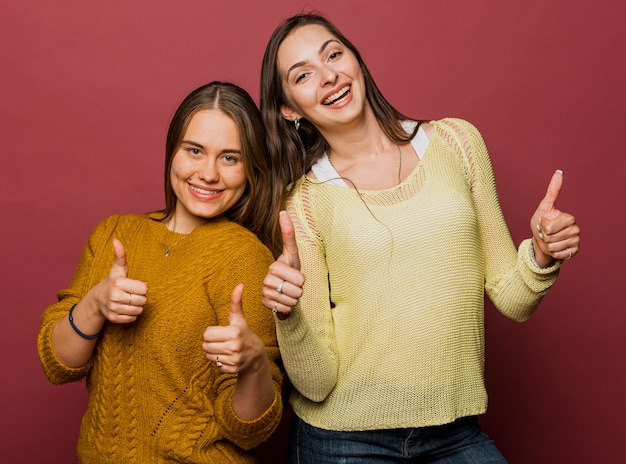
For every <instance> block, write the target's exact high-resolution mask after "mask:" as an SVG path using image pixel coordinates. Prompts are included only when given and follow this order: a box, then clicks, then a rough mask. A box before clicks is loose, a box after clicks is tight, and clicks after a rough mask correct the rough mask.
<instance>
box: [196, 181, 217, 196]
mask: <svg viewBox="0 0 626 464" xmlns="http://www.w3.org/2000/svg"><path fill="white" fill-rule="evenodd" d="M189 187H191V190H193V191H194V192H197V193H199V194H201V195H215V194H218V193H220V191H219V190H205V189H202V188H200V187H196V186H195V185H191V184H189Z"/></svg>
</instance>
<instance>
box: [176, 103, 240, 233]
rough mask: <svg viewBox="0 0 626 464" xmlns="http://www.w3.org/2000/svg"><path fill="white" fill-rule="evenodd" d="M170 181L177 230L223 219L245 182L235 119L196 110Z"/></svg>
mask: <svg viewBox="0 0 626 464" xmlns="http://www.w3.org/2000/svg"><path fill="white" fill-rule="evenodd" d="M170 180H171V184H172V188H173V190H174V193H175V195H176V198H177V201H176V207H175V210H174V215H173V218H172V221H173V224H174V225H175V230H176V231H177V232H182V233H189V232H191V230H193V229H194V228H195V227H196V226H198V225H200V224H203V223H205V222H207V220H208V219H211V220H215V219H222V218H223V217H224V213H225V212H226V211H228V210H229V209H230V208H232V207H233V206H234V205H235V204H236V203H237V201H238V200H239V199H240V198H241V196H242V195H243V193H244V191H245V189H246V183H247V180H246V173H245V166H244V162H243V157H242V153H241V144H240V141H239V134H238V131H237V127H236V125H235V121H233V120H232V119H231V118H230V117H228V116H226V115H225V114H224V113H223V112H222V111H220V110H214V109H209V110H201V111H198V112H197V113H195V114H194V115H193V117H192V118H191V120H190V121H189V125H188V126H187V129H186V131H185V134H184V136H183V139H182V142H181V145H180V147H179V148H178V150H177V152H176V154H175V155H174V158H173V160H172V166H171V169H170Z"/></svg>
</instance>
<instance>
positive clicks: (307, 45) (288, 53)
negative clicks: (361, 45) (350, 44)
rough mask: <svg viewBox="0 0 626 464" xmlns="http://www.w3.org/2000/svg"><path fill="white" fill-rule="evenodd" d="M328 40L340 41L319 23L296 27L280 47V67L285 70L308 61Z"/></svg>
mask: <svg viewBox="0 0 626 464" xmlns="http://www.w3.org/2000/svg"><path fill="white" fill-rule="evenodd" d="M328 40H336V41H337V42H340V41H339V39H338V38H337V37H335V36H334V35H333V34H331V33H330V31H329V30H328V29H326V28H325V27H324V26H322V25H319V24H307V25H306V26H300V27H298V28H297V29H294V30H293V31H291V32H290V33H289V35H288V36H287V37H285V40H283V41H282V43H281V44H280V46H279V47H278V53H277V63H278V69H280V70H281V71H284V70H285V69H287V68H288V67H289V66H291V65H293V64H294V63H296V62H299V61H306V60H307V59H310V58H312V56H311V55H313V56H316V55H317V54H318V53H319V50H320V47H321V46H322V44H324V43H325V42H327V41H328Z"/></svg>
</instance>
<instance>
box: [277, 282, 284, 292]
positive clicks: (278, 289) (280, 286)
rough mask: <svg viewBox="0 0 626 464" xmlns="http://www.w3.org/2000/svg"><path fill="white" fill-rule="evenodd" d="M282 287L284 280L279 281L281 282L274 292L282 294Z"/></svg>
mask: <svg viewBox="0 0 626 464" xmlns="http://www.w3.org/2000/svg"><path fill="white" fill-rule="evenodd" d="M283 285H285V281H284V280H281V281H280V284H278V287H276V291H277V292H278V293H282V292H283Z"/></svg>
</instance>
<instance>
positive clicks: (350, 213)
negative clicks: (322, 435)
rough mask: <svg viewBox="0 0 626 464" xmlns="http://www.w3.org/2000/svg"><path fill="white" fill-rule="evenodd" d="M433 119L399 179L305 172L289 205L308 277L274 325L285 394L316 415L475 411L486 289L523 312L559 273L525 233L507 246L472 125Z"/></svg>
mask: <svg viewBox="0 0 626 464" xmlns="http://www.w3.org/2000/svg"><path fill="white" fill-rule="evenodd" d="M433 125H434V131H433V135H432V138H431V141H430V144H429V146H428V149H427V150H426V152H425V153H424V154H423V156H422V159H421V161H420V162H419V164H418V166H417V167H416V168H415V169H414V170H413V172H412V173H411V174H410V175H409V176H408V177H407V178H406V179H405V180H404V181H403V182H402V183H401V184H400V185H398V186H397V187H394V188H391V189H388V190H383V191H360V192H357V191H356V190H354V189H351V188H345V187H341V186H334V185H330V184H328V183H321V182H317V181H315V180H311V179H310V178H306V177H303V178H301V179H300V180H299V181H298V182H297V184H296V187H295V191H294V193H293V195H292V197H291V199H290V201H289V202H288V207H287V209H288V212H289V215H290V217H291V218H292V220H293V221H294V226H295V228H296V237H297V243H298V250H299V253H300V259H301V264H302V272H303V274H304V275H305V276H306V283H305V285H304V294H303V296H302V298H301V299H300V303H299V305H298V306H297V307H296V308H295V310H294V312H293V313H292V314H291V316H290V317H289V318H288V319H286V320H285V321H279V320H277V331H278V340H279V345H280V348H281V354H282V357H283V361H284V364H285V368H286V370H287V374H288V375H289V377H290V380H291V381H292V382H293V385H294V387H295V391H294V392H293V393H292V395H291V398H290V400H291V403H292V405H293V407H294V411H295V413H296V414H297V415H298V416H299V417H300V418H301V419H303V420H304V421H305V422H307V423H309V424H311V425H314V426H317V427H320V428H324V429H329V430H373V429H389V428H405V427H423V426H429V425H437V424H444V423H449V422H452V421H454V420H455V419H457V418H459V417H463V416H468V415H476V414H480V413H483V412H484V411H485V410H486V407H487V395H486V392H485V386H484V382H483V368H484V337H483V309H484V300H483V298H484V293H485V291H486V292H487V294H488V295H489V297H490V298H491V300H492V301H493V303H494V304H495V306H496V307H497V308H498V309H499V310H500V311H501V312H502V313H503V314H505V315H506V316H508V317H510V318H512V319H515V320H519V321H522V320H525V319H527V318H528V317H529V316H530V315H531V313H532V312H533V310H534V309H535V308H536V307H537V305H538V304H539V302H540V301H541V299H542V297H543V296H544V295H545V293H546V292H547V291H548V289H549V288H550V286H551V285H552V283H553V282H554V280H555V279H556V277H557V274H558V269H559V266H560V263H559V262H557V263H555V264H554V265H553V266H551V267H550V268H546V269H540V268H538V267H537V265H536V264H535V263H534V260H533V259H532V257H531V254H530V251H531V250H530V239H529V240H526V241H524V242H522V244H521V245H520V248H519V250H516V248H515V246H514V244H513V242H512V239H511V236H510V234H509V231H508V229H507V226H506V224H505V221H504V218H503V215H502V212H501V208H500V205H499V202H498V197H497V193H496V187H495V182H494V179H493V173H492V168H491V164H490V160H489V156H488V153H487V149H486V147H485V145H484V142H483V140H482V137H481V136H480V134H479V132H478V131H477V130H476V128H474V127H473V126H472V125H471V124H469V123H467V122H465V121H462V120H458V119H445V120H441V121H435V122H433Z"/></svg>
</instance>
